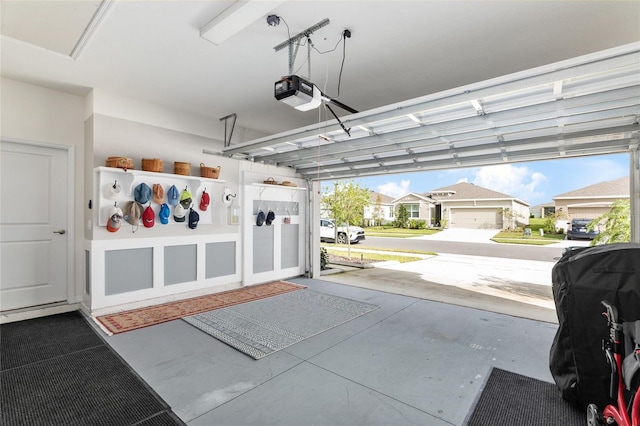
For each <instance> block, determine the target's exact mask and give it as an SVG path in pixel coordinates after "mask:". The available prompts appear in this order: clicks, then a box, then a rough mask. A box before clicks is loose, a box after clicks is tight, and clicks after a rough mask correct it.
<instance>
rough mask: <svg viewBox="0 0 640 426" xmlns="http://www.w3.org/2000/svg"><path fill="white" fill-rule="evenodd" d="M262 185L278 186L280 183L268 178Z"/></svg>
mask: <svg viewBox="0 0 640 426" xmlns="http://www.w3.org/2000/svg"><path fill="white" fill-rule="evenodd" d="M262 183H266V184H267V185H277V184H278V182H276V180H275V179H274V178H272V177H270V178H267V179H266V180H263V181H262Z"/></svg>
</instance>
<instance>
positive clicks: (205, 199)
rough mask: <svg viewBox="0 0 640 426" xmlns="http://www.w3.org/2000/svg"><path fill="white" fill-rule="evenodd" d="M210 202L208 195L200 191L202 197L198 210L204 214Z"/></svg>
mask: <svg viewBox="0 0 640 426" xmlns="http://www.w3.org/2000/svg"><path fill="white" fill-rule="evenodd" d="M210 202H211V197H209V194H208V193H207V190H206V189H205V190H203V191H202V195H201V196H200V210H202V211H203V212H206V211H207V207H209V203H210Z"/></svg>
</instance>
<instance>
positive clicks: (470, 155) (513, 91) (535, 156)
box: [223, 43, 640, 180]
mask: <svg viewBox="0 0 640 426" xmlns="http://www.w3.org/2000/svg"><path fill="white" fill-rule="evenodd" d="M341 121H342V125H343V126H345V127H346V128H347V130H348V133H347V131H345V130H344V129H343V128H342V127H341V126H340V125H339V123H337V121H336V120H329V121H327V122H324V123H320V124H319V125H317V126H308V127H305V128H302V129H298V130H295V131H291V132H285V133H282V134H279V135H275V136H270V137H266V138H262V139H259V140H255V141H251V142H248V143H245V144H240V145H237V146H232V147H229V148H226V149H224V150H223V152H224V153H225V154H226V155H236V156H238V155H241V156H246V157H247V158H249V159H251V160H252V161H261V162H264V163H269V164H276V165H279V166H288V167H293V168H295V169H296V170H297V171H298V172H299V173H301V174H302V175H303V176H305V177H306V178H308V179H314V180H326V179H340V178H352V177H358V176H367V175H379V174H381V173H394V172H396V173H397V172H409V171H411V172H415V171H426V170H436V169H449V168H456V167H472V166H481V165H487V164H496V163H497V162H523V161H534V160H545V159H551V158H559V157H574V156H584V155H596V154H609V153H619V152H628V151H629V150H630V149H633V148H634V147H635V148H637V145H638V138H639V129H640V128H639V126H638V123H639V121H640V43H635V44H631V45H627V46H622V47H619V48H616V49H610V50H607V51H604V52H599V53H597V54H591V55H587V56H584V57H580V58H574V59H572V60H568V61H563V62H560V63H556V64H552V65H549V66H544V67H540V68H536V69H532V70H528V71H525V72H520V73H516V74H512V75H508V76H505V77H501V78H496V79H492V80H488V81H485V82H481V83H476V84H472V85H467V86H463V87H460V88H456V89H453V90H448V91H444V92H441V93H436V94H433V95H428V96H424V97H421V98H416V99H413V100H410V101H405V102H400V103H397V104H392V105H388V106H386V107H383V108H378V109H375V110H372V111H367V112H364V113H360V114H355V115H351V116H349V117H344V118H343V119H342V120H341Z"/></svg>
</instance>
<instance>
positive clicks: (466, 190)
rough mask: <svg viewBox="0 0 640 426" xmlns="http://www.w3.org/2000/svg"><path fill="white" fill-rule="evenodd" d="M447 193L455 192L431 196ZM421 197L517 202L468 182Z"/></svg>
mask: <svg viewBox="0 0 640 426" xmlns="http://www.w3.org/2000/svg"><path fill="white" fill-rule="evenodd" d="M447 191H455V194H451V195H433V194H435V193H439V192H447ZM423 195H424V196H425V197H426V196H429V195H431V197H432V198H433V199H434V200H482V199H509V200H517V198H516V197H513V196H511V195H508V194H503V193H501V192H498V191H494V190H491V189H487V188H483V187H481V186H477V185H474V184H472V183H469V182H459V183H456V184H455V185H449V186H444V187H442V188H438V189H434V190H432V191H429V192H426V193H424V194H423ZM519 201H520V200H519ZM523 203H524V202H523ZM524 204H527V203H524ZM527 205H528V204H527Z"/></svg>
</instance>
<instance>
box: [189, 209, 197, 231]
mask: <svg viewBox="0 0 640 426" xmlns="http://www.w3.org/2000/svg"><path fill="white" fill-rule="evenodd" d="M199 221H200V215H199V214H198V212H197V211H195V210H194V209H190V211H189V228H191V229H196V227H197V226H198V222H199Z"/></svg>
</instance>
